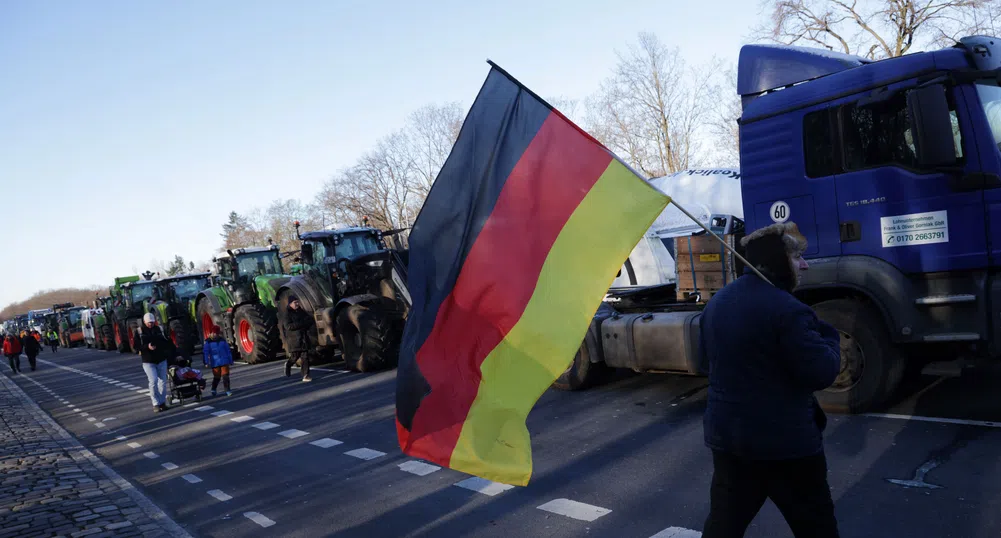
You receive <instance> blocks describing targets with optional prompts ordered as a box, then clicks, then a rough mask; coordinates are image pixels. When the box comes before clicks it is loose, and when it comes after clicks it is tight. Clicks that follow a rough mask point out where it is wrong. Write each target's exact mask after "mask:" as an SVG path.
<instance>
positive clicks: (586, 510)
mask: <svg viewBox="0 0 1001 538" xmlns="http://www.w3.org/2000/svg"><path fill="white" fill-rule="evenodd" d="M537 508H538V509H539V510H545V511H546V512H552V513H554V514H559V515H561V516H567V517H570V518H573V519H579V520H581V521H594V520H596V519H598V518H599V517H601V516H604V515H607V514H610V513H611V512H612V511H611V510H609V509H608V508H602V507H600V506H592V505H590V504H584V503H581V502H577V501H571V500H570V499H555V500H552V501H549V502H547V503H545V504H543V505H540V506H538V507H537Z"/></svg>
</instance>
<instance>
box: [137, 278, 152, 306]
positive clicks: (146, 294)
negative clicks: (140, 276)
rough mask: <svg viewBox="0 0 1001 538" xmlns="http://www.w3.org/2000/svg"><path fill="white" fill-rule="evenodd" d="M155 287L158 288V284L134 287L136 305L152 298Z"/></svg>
mask: <svg viewBox="0 0 1001 538" xmlns="http://www.w3.org/2000/svg"><path fill="white" fill-rule="evenodd" d="M154 286H156V284H154V283H153V282H142V283H140V284H135V285H134V286H132V301H133V302H135V303H141V302H143V301H145V300H146V299H149V298H150V297H152V296H153V287H154Z"/></svg>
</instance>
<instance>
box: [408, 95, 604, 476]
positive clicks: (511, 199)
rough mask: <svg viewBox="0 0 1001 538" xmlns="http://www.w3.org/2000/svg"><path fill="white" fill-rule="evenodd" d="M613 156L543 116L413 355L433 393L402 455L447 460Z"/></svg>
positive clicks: (561, 121) (560, 121)
mask: <svg viewBox="0 0 1001 538" xmlns="http://www.w3.org/2000/svg"><path fill="white" fill-rule="evenodd" d="M611 160H612V155H611V154H610V153H608V152H607V151H606V150H605V149H603V148H602V147H601V146H596V145H595V144H594V143H593V142H592V141H591V140H589V139H588V138H586V137H583V136H581V135H580V132H579V131H578V130H577V129H576V128H575V127H574V126H573V125H571V124H569V123H568V122H567V121H566V120H564V119H563V118H561V117H560V116H559V115H557V114H551V115H550V116H549V117H548V118H546V121H545V123H543V125H542V128H541V129H539V132H538V134H536V136H535V138H534V139H533V140H532V143H531V144H529V146H528V148H526V150H525V153H524V154H523V155H522V157H521V158H520V159H519V161H518V164H517V165H516V166H515V167H514V169H513V170H512V171H511V175H510V176H509V177H508V179H507V181H506V182H505V184H504V188H503V189H502V190H501V192H500V195H499V196H498V199H497V204H496V205H495V206H494V209H493V211H492V212H491V213H490V217H489V218H488V219H487V221H486V222H485V223H484V225H483V229H482V230H481V231H480V234H479V236H477V238H476V242H475V243H474V244H473V246H472V247H471V248H470V250H469V254H468V255H467V256H466V260H465V263H464V264H463V266H462V269H461V271H460V273H459V277H458V279H457V280H456V283H455V286H454V287H453V289H452V292H451V293H450V294H449V296H448V297H447V298H446V299H445V301H444V302H443V303H442V305H441V308H440V309H439V310H438V313H437V315H436V317H435V325H434V328H433V329H432V331H431V334H430V335H429V336H428V338H427V340H426V341H425V342H424V345H423V346H421V348H420V349H419V350H418V351H417V364H418V367H419V368H420V371H421V374H422V375H423V376H424V378H425V379H426V380H427V382H428V384H429V385H430V386H431V392H430V394H428V395H427V396H426V397H425V398H424V399H423V400H422V401H421V404H420V407H419V408H418V410H417V413H416V415H415V416H414V422H413V427H412V428H411V431H410V434H409V437H408V438H406V440H407V441H408V442H409V446H405V447H404V451H405V452H407V453H408V454H410V455H412V456H415V457H419V458H423V459H426V460H430V461H433V462H435V463H439V464H441V465H444V466H448V465H449V458H450V457H451V454H452V450H453V449H454V448H455V443H456V441H457V440H458V438H459V434H460V433H461V432H462V425H463V423H464V422H465V420H466V415H467V413H468V412H469V408H470V406H471V405H472V403H473V400H474V399H475V398H476V394H477V390H478V388H479V385H480V378H481V376H480V364H481V363H482V362H483V360H484V359H485V358H486V357H487V355H488V354H489V353H490V352H491V351H492V350H493V349H494V348H495V347H496V346H497V344H498V343H500V341H501V340H502V339H503V338H504V336H505V335H506V334H507V333H508V331H510V330H511V328H512V327H514V325H515V323H517V322H518V320H519V319H520V318H521V315H522V313H523V312H524V310H525V306H526V305H527V304H528V301H529V299H530V298H531V297H532V293H533V292H534V291H535V287H536V284H537V282H538V277H539V273H540V272H541V270H542V265H543V263H544V262H545V260H546V256H547V255H548V254H549V250H550V248H552V245H553V243H554V242H555V241H556V238H557V236H558V235H559V233H560V231H561V230H562V229H563V227H564V225H566V222H567V220H569V218H570V216H571V215H572V214H573V212H574V210H576V209H577V206H578V205H580V202H581V201H582V200H583V199H584V196H586V195H587V193H588V191H589V190H590V189H591V187H592V186H594V184H595V182H596V181H597V180H598V178H599V177H600V176H601V174H602V173H604V172H605V170H606V169H607V168H608V164H609V163H610V162H611ZM401 439H404V437H401Z"/></svg>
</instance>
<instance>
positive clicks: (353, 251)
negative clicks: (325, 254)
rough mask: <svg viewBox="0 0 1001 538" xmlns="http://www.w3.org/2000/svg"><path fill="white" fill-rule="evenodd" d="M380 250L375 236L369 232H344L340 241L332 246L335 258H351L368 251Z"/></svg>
mask: <svg viewBox="0 0 1001 538" xmlns="http://www.w3.org/2000/svg"><path fill="white" fill-rule="evenodd" d="M379 250H382V248H381V246H380V245H379V241H378V240H377V239H376V236H374V235H372V234H371V233H369V232H362V233H353V234H346V235H345V236H344V238H343V239H341V243H340V244H339V245H337V246H336V247H335V248H334V253H335V255H336V256H337V259H342V258H353V257H355V256H360V255H362V254H368V253H370V252H378V251H379Z"/></svg>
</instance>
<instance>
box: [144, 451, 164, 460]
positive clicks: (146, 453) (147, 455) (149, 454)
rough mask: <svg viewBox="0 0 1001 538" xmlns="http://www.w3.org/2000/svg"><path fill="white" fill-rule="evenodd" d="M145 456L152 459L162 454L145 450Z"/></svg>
mask: <svg viewBox="0 0 1001 538" xmlns="http://www.w3.org/2000/svg"><path fill="white" fill-rule="evenodd" d="M143 456H146V457H147V458H149V459H151V460H155V459H157V458H159V457H160V455H159V454H157V453H156V452H143Z"/></svg>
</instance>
